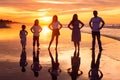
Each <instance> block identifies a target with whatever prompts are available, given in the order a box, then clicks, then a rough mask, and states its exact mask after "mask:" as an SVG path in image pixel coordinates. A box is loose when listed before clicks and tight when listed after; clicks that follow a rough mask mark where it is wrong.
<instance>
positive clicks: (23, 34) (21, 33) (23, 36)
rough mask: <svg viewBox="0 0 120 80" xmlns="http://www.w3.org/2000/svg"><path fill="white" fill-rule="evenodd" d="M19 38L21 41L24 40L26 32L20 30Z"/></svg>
mask: <svg viewBox="0 0 120 80" xmlns="http://www.w3.org/2000/svg"><path fill="white" fill-rule="evenodd" d="M20 36H21V38H22V39H23V38H26V32H25V31H23V30H21V31H20Z"/></svg>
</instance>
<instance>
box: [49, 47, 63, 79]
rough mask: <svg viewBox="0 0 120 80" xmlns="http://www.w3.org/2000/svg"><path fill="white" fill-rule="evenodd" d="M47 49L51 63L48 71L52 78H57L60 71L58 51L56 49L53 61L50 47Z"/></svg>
mask: <svg viewBox="0 0 120 80" xmlns="http://www.w3.org/2000/svg"><path fill="white" fill-rule="evenodd" d="M48 51H49V55H50V58H51V64H52V67H51V68H50V69H48V72H49V73H50V74H51V77H52V80H57V77H58V75H59V73H60V72H61V69H60V68H59V62H58V53H57V50H56V60H55V61H54V59H53V56H52V54H51V51H50V49H48Z"/></svg>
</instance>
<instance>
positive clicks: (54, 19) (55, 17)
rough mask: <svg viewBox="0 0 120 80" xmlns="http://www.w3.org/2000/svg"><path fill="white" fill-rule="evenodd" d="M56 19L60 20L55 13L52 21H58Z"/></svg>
mask: <svg viewBox="0 0 120 80" xmlns="http://www.w3.org/2000/svg"><path fill="white" fill-rule="evenodd" d="M56 21H58V17H57V15H54V16H53V18H52V23H53V22H56Z"/></svg>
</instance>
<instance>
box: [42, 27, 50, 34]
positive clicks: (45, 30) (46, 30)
mask: <svg viewBox="0 0 120 80" xmlns="http://www.w3.org/2000/svg"><path fill="white" fill-rule="evenodd" d="M42 32H43V34H47V33H49V32H50V29H49V28H48V27H47V26H44V27H43V29H42Z"/></svg>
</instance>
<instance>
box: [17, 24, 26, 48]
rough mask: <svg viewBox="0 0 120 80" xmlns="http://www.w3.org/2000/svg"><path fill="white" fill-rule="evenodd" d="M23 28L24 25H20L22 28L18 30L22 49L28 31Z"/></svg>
mask: <svg viewBox="0 0 120 80" xmlns="http://www.w3.org/2000/svg"><path fill="white" fill-rule="evenodd" d="M25 29H26V26H25V25H22V30H20V33H19V35H20V39H21V45H22V49H25V47H26V36H27V35H28V32H27V31H26V30H25Z"/></svg>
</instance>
